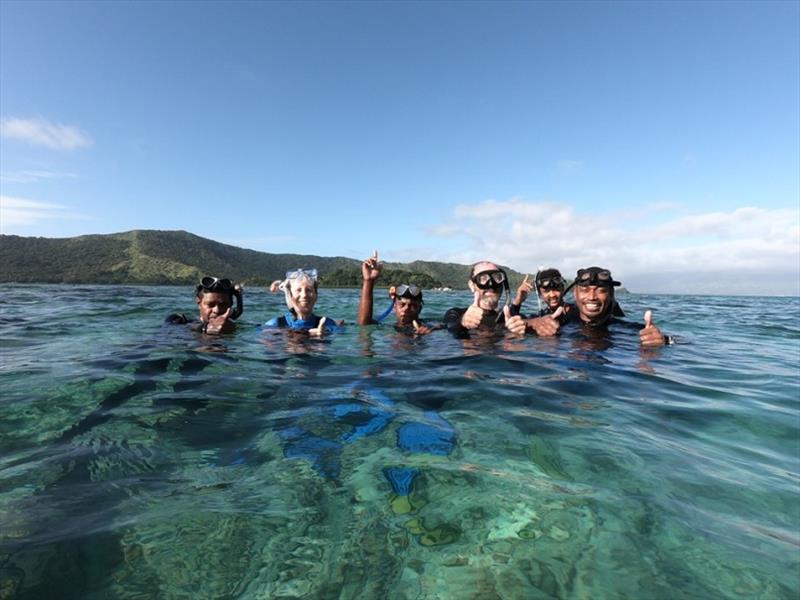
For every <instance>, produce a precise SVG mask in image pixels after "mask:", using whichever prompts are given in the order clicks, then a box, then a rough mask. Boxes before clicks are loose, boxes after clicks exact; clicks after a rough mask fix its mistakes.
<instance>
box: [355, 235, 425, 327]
mask: <svg viewBox="0 0 800 600" xmlns="http://www.w3.org/2000/svg"><path fill="white" fill-rule="evenodd" d="M382 271H383V263H382V262H380V261H379V260H378V251H377V250H376V251H375V253H374V254H373V255H372V256H371V257H370V258H368V259H366V260H365V261H364V262H363V263H361V277H362V280H363V282H362V284H361V299H360V301H359V303H358V321H357V322H358V324H359V325H375V324H378V323H380V322H382V321H383V319H385V318H386V317H388V316H389V312H390V311H392V310H393V311H394V315H395V318H396V319H397V323H396V325H395V328H396V329H398V330H400V331H408V332H411V333H414V334H416V335H425V334H428V333H430V332H431V331H434V329H435V328H434V327H430V326H428V325H426V324H425V322H424V321H423V320H422V319H421V318H420V316H419V315H420V313H421V312H422V290H421V289H420V287H419V286H416V285H409V284H405V283H404V284H401V285H398V286H392V287H390V288H389V298H391V304H390V305H389V308H387V309H386V311H385V312H384V313H383V314H382V315H380V316H379V317H378V318H377V319H373V316H372V308H373V291H374V289H375V282H376V281H377V280H378V278H380V276H381V272H382Z"/></svg>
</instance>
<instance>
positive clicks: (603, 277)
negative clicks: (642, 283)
mask: <svg viewBox="0 0 800 600" xmlns="http://www.w3.org/2000/svg"><path fill="white" fill-rule="evenodd" d="M576 285H578V286H581V287H589V286H597V287H607V288H608V289H609V292H610V294H611V299H612V305H611V310H610V311H609V313H610V314H613V315H614V316H615V317H624V316H625V312H624V311H623V310H622V307H620V305H619V304H618V303H617V301H616V299H615V298H614V288H615V287H618V286H620V285H622V284H621V283H620V282H619V281H615V280H614V277H613V276H612V275H611V271H609V270H608V269H603V268H601V267H589V268H588V269H578V273H577V274H576V275H575V279H574V280H573V282H572V283H570V284H569V285H568V286H567V289H566V290H564V294H566V293H567V292H568V291H570V290H571V289H572V288H574V287H575V286H576Z"/></svg>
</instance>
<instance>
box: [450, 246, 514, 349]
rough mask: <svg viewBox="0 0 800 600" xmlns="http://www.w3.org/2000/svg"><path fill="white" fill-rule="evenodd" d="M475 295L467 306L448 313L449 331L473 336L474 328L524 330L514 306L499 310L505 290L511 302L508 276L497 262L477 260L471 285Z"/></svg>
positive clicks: (464, 335)
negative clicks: (513, 314)
mask: <svg viewBox="0 0 800 600" xmlns="http://www.w3.org/2000/svg"><path fill="white" fill-rule="evenodd" d="M467 285H468V286H469V289H470V291H471V292H472V294H473V302H472V304H470V305H469V306H468V307H467V308H451V309H450V310H448V311H447V313H445V315H444V324H445V327H447V330H448V331H449V332H450V333H452V334H454V335H456V336H457V337H462V338H464V337H469V332H470V331H472V330H478V329H482V330H487V331H488V330H494V329H496V328H499V327H505V328H506V329H508V330H509V331H511V332H512V333H520V334H521V333H524V332H525V321H524V319H523V318H522V317H520V316H519V315H515V316H512V310H511V308H510V306H506V307H504V309H502V310H498V309H499V307H500V299H501V298H502V296H503V293H504V292H505V294H506V300H507V302H509V285H508V275H506V272H505V271H504V270H503V269H501V268H500V267H498V266H497V265H496V264H495V263H493V262H489V261H481V262H478V263H475V264H474V265H473V267H472V271H471V272H470V278H469V282H468V284H467Z"/></svg>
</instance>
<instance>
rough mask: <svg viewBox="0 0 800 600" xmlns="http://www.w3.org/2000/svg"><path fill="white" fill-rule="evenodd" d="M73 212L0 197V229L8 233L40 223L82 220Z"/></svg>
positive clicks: (36, 202)
mask: <svg viewBox="0 0 800 600" xmlns="http://www.w3.org/2000/svg"><path fill="white" fill-rule="evenodd" d="M84 218H86V217H84V216H81V215H79V214H77V213H75V212H74V210H73V209H72V208H71V207H69V206H65V205H63V204H52V203H50V202H39V201H38V200H29V199H27V198H15V197H13V196H0V229H2V233H9V227H16V226H20V225H35V224H37V223H39V222H41V221H48V220H63V219H84Z"/></svg>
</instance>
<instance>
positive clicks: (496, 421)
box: [0, 285, 800, 599]
mask: <svg viewBox="0 0 800 600" xmlns="http://www.w3.org/2000/svg"><path fill="white" fill-rule="evenodd" d="M0 294H1V295H2V301H3V305H4V306H5V307H6V310H5V313H4V315H3V317H2V318H0V340H2V342H0V344H1V346H0V353H1V354H0V383H1V384H2V388H1V389H2V396H1V397H0V432H2V435H1V436H0V515H2V518H0V597H3V598H26V599H27V598H43V597H53V594H54V593H56V592H54V591H55V590H57V591H58V592H57V595H58V597H61V598H155V597H158V598H187V597H208V598H301V597H302V598H397V599H406V598H408V599H412V598H414V599H424V598H509V599H510V598H519V599H529V598H664V599H672V598H737V599H738V598H758V599H762V598H764V599H766V598H787V599H788V598H796V597H797V590H798V589H800V531H799V530H800V500H798V498H799V495H798V491H799V490H800V475H799V474H800V417H799V415H800V412H799V411H798V408H799V407H798V404H800V373H799V372H798V369H799V368H800V367H798V365H800V300H798V298H751V297H747V298H741V297H703V296H644V295H626V296H623V297H621V303H622V304H623V306H624V308H625V310H626V312H627V313H628V315H629V316H630V317H632V318H634V319H641V315H642V314H643V312H644V310H646V309H648V308H652V309H653V310H654V312H655V320H656V322H657V324H659V326H661V328H662V329H663V330H664V331H668V332H670V333H672V334H674V335H675V336H676V337H677V338H678V339H679V341H680V343H679V344H677V345H675V346H671V347H667V348H663V349H658V350H648V351H644V350H641V349H640V348H639V347H638V343H637V339H636V337H635V336H634V335H627V334H620V335H616V336H614V337H612V338H611V339H608V340H590V339H586V338H584V337H581V336H573V335H563V336H560V337H558V338H555V339H538V338H535V337H527V338H525V339H512V338H499V339H498V338H485V339H471V340H466V341H461V340H456V339H453V338H451V337H450V336H449V335H447V334H446V333H444V332H437V333H434V334H432V335H430V336H428V337H425V338H420V339H414V338H410V337H406V336H402V335H400V334H397V333H396V332H395V331H394V330H393V329H392V328H391V327H370V328H358V327H356V326H353V325H350V326H349V327H348V328H347V330H346V331H345V332H344V333H341V334H336V335H334V336H331V337H330V338H328V339H325V340H321V341H318V340H307V339H294V338H289V337H287V336H286V335H285V334H284V333H283V332H267V333H264V332H262V331H261V330H260V329H259V327H258V324H259V323H260V322H263V321H265V320H267V318H269V317H271V316H274V315H275V314H278V313H279V312H281V311H282V307H281V301H280V299H279V298H277V297H274V296H271V297H268V296H267V294H266V293H265V292H263V290H248V293H247V294H246V311H245V314H244V315H243V317H242V319H241V321H242V325H241V327H240V329H239V331H238V332H237V334H236V335H235V336H230V337H225V338H222V339H218V340H211V341H209V340H207V339H206V340H204V339H200V338H197V337H195V336H194V335H193V334H191V333H189V332H187V331H185V330H184V328H180V327H162V326H161V322H162V320H163V318H164V316H165V315H166V314H168V313H169V312H173V311H175V310H181V311H183V312H186V313H187V314H193V313H194V312H195V311H194V304H193V300H192V296H191V295H192V291H191V290H190V289H186V288H173V287H132V286H83V285H81V286H17V287H13V288H12V287H8V286H7V287H6V288H4V289H3V290H2V291H0ZM357 295H358V292H357V291H355V290H339V291H331V290H323V292H322V297H321V299H320V305H319V308H320V309H321V310H320V311H318V312H321V313H324V314H328V315H330V316H333V317H338V318H345V319H347V321H348V322H350V323H352V322H353V321H354V318H355V313H356V303H357ZM468 302H469V296H468V295H466V294H461V293H439V294H436V293H432V292H431V293H427V294H426V305H425V311H424V313H423V314H425V315H427V317H428V318H429V319H436V318H440V317H441V315H442V314H443V313H444V311H445V310H446V309H447V308H449V307H450V306H465V305H466V304H467V303H468ZM381 303H382V301H381V302H378V304H379V305H380V304H381ZM377 308H378V309H380V308H382V306H378V307H377Z"/></svg>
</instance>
